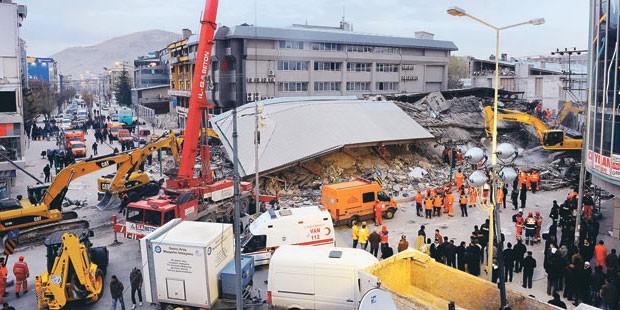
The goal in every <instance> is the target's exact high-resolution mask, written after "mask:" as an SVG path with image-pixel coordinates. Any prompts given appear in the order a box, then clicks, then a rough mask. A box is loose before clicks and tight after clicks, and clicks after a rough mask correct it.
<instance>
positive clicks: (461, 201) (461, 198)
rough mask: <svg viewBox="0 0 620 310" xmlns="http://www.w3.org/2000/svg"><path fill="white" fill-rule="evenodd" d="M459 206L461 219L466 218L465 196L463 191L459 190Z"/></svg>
mask: <svg viewBox="0 0 620 310" xmlns="http://www.w3.org/2000/svg"><path fill="white" fill-rule="evenodd" d="M459 206H460V207H461V217H468V216H469V215H468V214H467V195H465V191H464V190H461V195H460V196H459Z"/></svg>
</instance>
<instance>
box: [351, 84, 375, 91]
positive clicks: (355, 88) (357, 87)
mask: <svg viewBox="0 0 620 310" xmlns="http://www.w3.org/2000/svg"><path fill="white" fill-rule="evenodd" d="M347 90H353V91H364V90H370V82H347Z"/></svg>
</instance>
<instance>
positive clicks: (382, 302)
mask: <svg viewBox="0 0 620 310" xmlns="http://www.w3.org/2000/svg"><path fill="white" fill-rule="evenodd" d="M358 309H359V310H396V304H394V300H392V294H390V293H389V292H387V291H384V290H382V289H379V288H373V289H371V290H369V291H368V292H366V294H364V296H363V297H362V300H361V301H360V306H359V308H358Z"/></svg>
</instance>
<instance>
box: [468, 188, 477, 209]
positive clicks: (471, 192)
mask: <svg viewBox="0 0 620 310" xmlns="http://www.w3.org/2000/svg"><path fill="white" fill-rule="evenodd" d="M468 194H469V205H468V207H470V208H473V207H474V206H475V205H476V200H477V199H478V191H477V190H476V189H475V188H474V187H473V186H469V192H468Z"/></svg>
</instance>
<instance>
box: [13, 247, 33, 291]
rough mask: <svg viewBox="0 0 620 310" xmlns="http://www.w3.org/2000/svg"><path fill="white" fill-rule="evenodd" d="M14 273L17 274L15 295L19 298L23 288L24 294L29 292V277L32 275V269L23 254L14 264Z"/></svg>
mask: <svg viewBox="0 0 620 310" xmlns="http://www.w3.org/2000/svg"><path fill="white" fill-rule="evenodd" d="M13 275H15V296H17V298H19V292H20V291H21V290H23V291H24V294H26V293H28V277H30V270H29V269H28V264H27V263H26V262H25V261H24V257H23V256H20V257H19V260H18V261H17V262H15V264H13Z"/></svg>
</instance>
